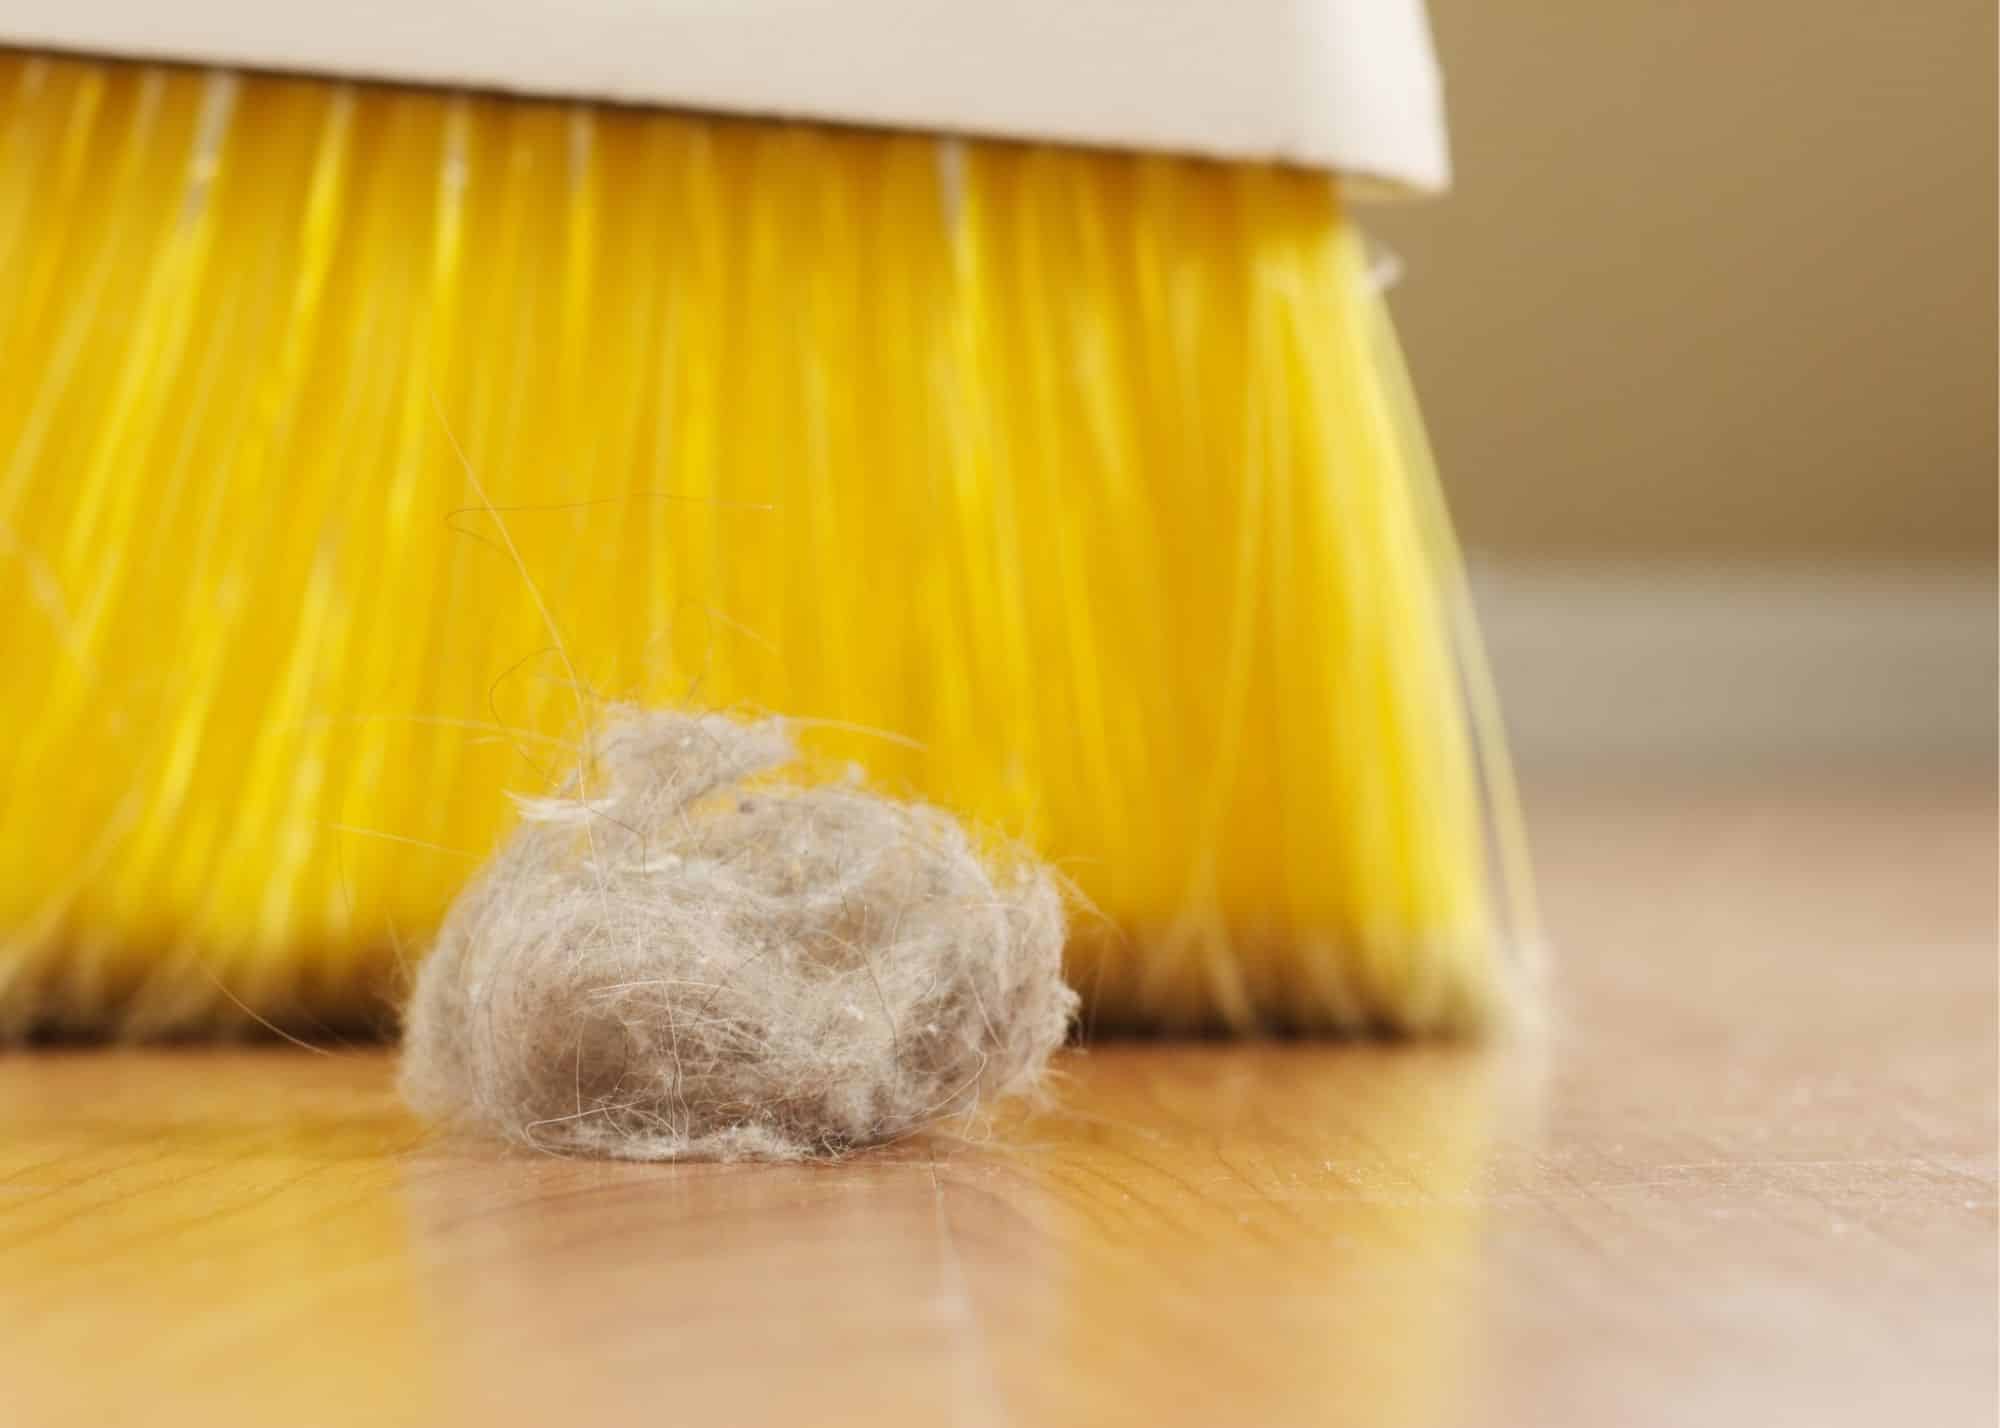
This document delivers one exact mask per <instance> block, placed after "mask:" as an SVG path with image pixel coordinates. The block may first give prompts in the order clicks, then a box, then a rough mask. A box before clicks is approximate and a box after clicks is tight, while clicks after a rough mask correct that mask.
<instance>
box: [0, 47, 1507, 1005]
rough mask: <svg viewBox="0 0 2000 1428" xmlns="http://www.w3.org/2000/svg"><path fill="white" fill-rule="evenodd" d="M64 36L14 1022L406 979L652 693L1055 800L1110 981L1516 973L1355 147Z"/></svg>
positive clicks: (46, 171) (320, 997) (12, 667)
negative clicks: (144, 62) (548, 798)
mask: <svg viewBox="0 0 2000 1428" xmlns="http://www.w3.org/2000/svg"><path fill="white" fill-rule="evenodd" d="M0 86H4V88H0V126H4V127H0V146H4V150H5V155H6V158H5V162H4V163H0V272H4V273H6V274H7V275H8V278H7V281H6V282H5V283H4V284H0V372H4V381H0V610H4V611H5V612H6V617H5V621H4V624H0V670H4V672H5V679H6V691H5V695H4V697H0V790H4V795H5V797H4V806H0V939H4V941H0V1023H4V1024H5V1025H6V1026H7V1027H10V1028H12V1029H14V1030H20V1029H24V1028H31V1027H37V1026H40V1027H77V1028H114V1027H115V1028H121V1029H124V1030H128V1031H134V1032H140V1033H153V1032H164V1031H174V1030H182V1029H191V1028H197V1027H201V1026H205V1025H212V1024H220V1023H223V1022H226V1021H228V1020H229V1019H231V1018H233V1017H236V1016H239V1015H241V1014H242V1008H248V1009H252V1010H254V1011H255V1012H256V1013H257V1014H258V1015H260V1016H264V1017H269V1018H273V1019H276V1020H279V1021H283V1022H286V1023H288V1024H306V1025H309V1024H311V1023H312V1021H313V1020H314V1019H319V1020H335V1019H344V1018H350V1017H352V1016H354V1015H356V1014H361V1013H365V1012H367V1011H368V1010H369V1009H370V1008H373V1007H376V1006H379V1005H380V1004H381V998H382V997H383V996H384V995H385V989H386V988H387V987H388V986H389V985H390V984H391V983H392V982H393V980H394V978H395V974H396V970H397V966H398V959H399V957H400V956H401V955H402V952H403V951H405V950H412V951H413V950H416V949H420V948H421V946H422V944H423V941H424V938H425V937H426V935H427V933H428V932H429V930H430V929H431V928H432V927H433V926H434V925H435V922H436V920H437V918H438V916H439V914H440V912H441V911H442V909H443V907H444V905H445V903H446V902H447V901H448V900H449V898H450V897H451V895H452V894H453V892H454V891H455V889H456V888H457V886H458V885H459V884H460V883H461V881H462V880H463V879H464V877H465V875H466V873H467V871H468V870H469V869H470V868H471V867H472V866H473V861H474V860H475V859H477V858H478V857H480V856H482V855H483V854H484V853H485V852H486V851H487V850H489V849H490V848H491V847H492V845H493V843H494V841H495V839H496V837H497V836H498V835H499V833H500V832H501V831H502V830H503V829H504V828H505V827H506V826H507V823H508V820H509V818H510V816H511V815H510V807H509V804H508V801H507V791H508V790H510V789H513V790H527V791H541V790H543V789H544V788H545V787H546V785H547V783H548V782H549V780H550V778H551V777H552V776H553V774H554V773H555V772H556V771H558V770H559V769H560V768H561V767H562V766H563V764H564V761H565V760H566V759H569V758H571V757H572V755H571V753H570V751H569V749H568V747H567V746H566V744H565V740H567V739H570V738H573V737H574V736H575V734H576V731H577V729H578V727H579V722H580V721H579V711H580V709H587V708H588V707H589V706H590V705H592V704H594V703H596V702H598V701H602V700H609V699H630V700H642V701H646V702H652V703H690V702H691V703H698V704H703V705H712V706H749V707H755V708H759V709H770V710H778V711H783V712H786V713H788V714H792V715H795V716H798V717H800V718H801V719H803V720H805V721H807V722H808V728H809V730H810V733H811V737H810V739H809V742H810V743H811V744H812V745H813V747H814V748H815V750H816V752H817V753H819V754H820V755H822V756H824V757H826V758H829V759H853V760H856V761H858V762H860V763H862V764H864V765H865V766H866V768H867V769H868V770H869V773H870V775H871V776H872V777H873V778H874V779H876V780H877V781H879V782H880V783H882V784H883V785H885V786H887V787H888V788H890V789H892V790H895V791H899V792H916V793H920V794H922V795H924V796H926V797H929V798H932V799H935V800H937V801H939V802H941V803H943V804H946V805H948V806H950V807H952V808H953V809H955V810H958V811H960V812H963V813H965V814H967V815H969V816H971V817H972V818H974V819H976V820H978V821H981V822H983V823H984V824H986V825H988V826H989V827H991V828H992V829H994V830H996V831H997V832H999V833H1003V834H1008V835H1015V836H1019V837H1022V838H1025V839H1026V840H1028V841H1029V842H1031V843H1032V844H1033V845H1034V846H1035V847H1037V848H1038V849H1040V850H1041V851H1042V852H1043V853H1045V854H1046V855H1048V856H1049V857H1051V858H1053V859H1055V860H1056V861H1057V863H1058V865H1059V866H1060V867H1061V868H1062V869H1063V870H1064V871H1065V872H1066V873H1067V874H1068V875H1069V876H1070V877H1071V878H1073V879H1074V881H1075V882H1076V884H1077V886H1078V887H1079V889H1080V890H1081V891H1082V892H1083V893H1084V894H1085V895H1086V896H1087V897H1088V899H1089V900H1090V902H1091V903H1092V904H1093V905H1094V908H1095V910H1096V911H1095V912H1094V913H1089V914H1086V915H1084V916H1083V917H1082V918H1080V920H1079V928H1078V934H1077V937H1076V943H1075V947H1074V959H1073V977H1074V979H1075V980H1076V982H1077V983H1078V985H1079V986H1080V987H1081V988H1082V989H1083V990H1084V991H1085V994H1086V996H1087V997H1088V998H1089V999H1090V1001H1091V1002H1092V1004H1093V1007H1094V1014H1095V1016H1096V1017H1097V1018H1098V1019H1099V1021H1100V1022H1111V1023H1116V1022H1124V1023H1136V1024H1148V1025H1156V1026H1160V1025H1165V1026H1175V1025H1194V1024H1211V1025H1223V1026H1230V1027H1247V1026H1251V1025H1256V1024H1276V1025H1290V1026H1300V1027H1315V1028H1325V1027H1364V1026H1369V1027H1382V1028H1392V1029H1401V1030H1412V1031H1423V1030H1432V1029H1440V1028H1449V1027H1458V1026H1464V1025H1468V1024H1472V1023H1476V1022H1477V1021H1479V1020H1480V1019H1482V1018H1483V1017H1485V1016H1487V1015H1488V1014H1489V1013H1490V1012H1491V1011H1492V1010H1493V1008H1494V1005H1495V1000H1496V997H1497V996H1498V994H1499V991H1500V987H1501V983H1502V980H1503V962H1504V959H1505V956H1506V951H1505V949H1506V946H1507V944H1508V941H1509V939H1510V937H1512V936H1515V935H1517V934H1520V933H1523V932H1526V931H1527V930H1529V929H1528V925H1527V916H1528V914H1527V912H1526V911H1525V909H1524V908H1523V907H1520V906H1514V905H1512V904H1511V903H1510V901H1509V896H1508V893H1509V889H1512V890H1513V891H1514V893H1515V894H1518V897H1517V898H1516V900H1517V901H1518V899H1519V898H1524V897H1525V882H1524V879H1523V878H1522V877H1521V875H1520V873H1519V868H1518V855H1517V853H1516V851H1515V845H1514V842H1513V834H1512V828H1513V814H1512V810H1511V793H1510V792H1509V790H1508V788H1507V785H1506V782H1505V768H1504V762H1503V761H1501V760H1500V759H1499V758H1498V755H1497V740H1496V737H1495V734H1494V731H1493V729H1492V724H1491V716H1490V711H1487V710H1486V706H1485V705H1484V704H1483V703H1482V702H1481V701H1479V700H1475V701H1474V702H1473V705H1472V707H1473V708H1474V709H1476V710H1481V711H1482V712H1481V714H1480V717H1479V718H1477V719H1475V718H1471V717H1469V716H1468V713H1467V708H1468V704H1467V700H1466V698H1465V696H1464V694H1463V692H1462V691H1463V689H1464V687H1465V674H1466V673H1467V672H1470V673H1471V674H1473V675H1474V676H1475V678H1474V680H1473V684H1474V686H1475V692H1477V687H1478V684H1479V678H1478V677H1477V676H1478V670H1477V663H1476V652H1475V651H1474V650H1473V649H1472V647H1471V645H1470V643H1469V642H1468V640H1467V637H1466V627H1465V624H1464V614H1463V603H1464V595H1463V590H1462V584H1461V575H1460V570H1459V564H1458V558H1457V555H1456V553H1455V550H1454V548H1453V545H1452V542H1451V538H1450V534H1449V530H1448V528H1447V526H1446V524H1445V522H1444V519H1443V517H1442V515H1441V513H1440V507H1439V504H1438V500H1437V494H1436V490H1435V484H1434V478H1433V476H1432V474H1431V472H1430V470H1429V466H1428V458H1427V457H1426V455H1425V453H1424V451H1423V448H1422V445H1421V440H1420V437H1419V436H1418V433H1417V429H1416V426H1415V418H1414V414H1413V408H1412V406H1411V404H1410V402H1409V398H1408V394H1407V391H1406V390H1405V388H1404V386H1403V378H1402V375H1401V369H1400V366H1399V359H1398V357H1397V355H1396V353H1395V350H1394V345H1393V341H1392V340H1391V339H1390V337H1389V335H1388V329H1387V326H1386V323H1385V320H1384V318H1383V315H1382V313H1381V310H1380V307H1379V303H1378V299H1377V297H1376V295H1375V292H1374V288H1373V285H1372V282H1371V280H1370V276H1369V274H1368V272H1367V264H1366V257H1365V255H1364V252H1363V250H1362V247H1361V243H1360V240H1359V238H1358V236H1357V234H1356V232H1355V230H1354V229H1353V228H1352V226H1351V225H1350V223H1349V222H1348V221H1347V220H1346V218H1345V217H1344V216H1343V215H1342V213H1341V211H1340V209H1339V207H1338V205H1337V201H1336V198H1335V195H1334V190H1333V186H1332V184H1331V183H1330V182H1329V181H1328V180H1326V179H1325V178H1323V177H1318V176H1313V175H1309V174H1305V173H1299V172H1293V171H1287V170H1282V169H1276V168H1267V167H1257V166H1241V167H1229V166H1222V165H1215V164H1210V163H1203V162H1196V161H1190V160H1181V159H1171V158H1161V157H1142V156H1130V155H1119V154H1109V153H1096V152H1084V151H1079V150H1068V149H1058V148H1050V147H1038V146H1024V145H1013V144H1002V143H988V142H967V143H964V144H958V143H952V142H948V141H939V140H934V139H928V138H923V137H919V136H906V135H894V134H881V133H868V132H857V131H847V130H834V129H827V128H821V127H813V126H804V125H794V124H775V123H769V124H767V123H754V122H747V121H736V120H722V119H706V118H695V117H688V116H683V115H671V114H663V113H655V112H645V111H638V110H625V109H612V108H604V107H591V106H563V105H556V104H549V103H539V102H526V101H512V100H501V99H497V98H491V97H472V96H462V95H451V94H444V93H436V92H428V91H424V92H415V91H398V90H394V89H388V88H378V87H370V86H348V85H336V84H327V83H320V82H309V81H305V80H295V79H282V78H267V77H239V76H232V75H224V74H214V73H202V72H196V71H192V70H182V69H163V68H155V67H137V66H124V65H115V64H97V63H85V62H78V61H58V60H47V59H34V58H28V57H24V56H7V55H0ZM454 443H456V445H457V446H458V447H462V449H463V457H464V461H465V462H466V463H467V464H469V466H470V467H471V469H472V471H473V472H474V473H476V476H477V484H478V487H479V488H482V489H483V490H484V491H485V492H486V493H487V495H488V497H489V498H490V501H491V507H492V508H491V509H488V508H487V506H486V504H485V503H484V502H482V501H481V499H480V498H479V497H478V496H476V495H475V494H474V489H475V488H474V485H473V483H472V482H471V481H469V480H468V477H467V474H466V471H465V469H464V467H463V466H462V465H461V463H460V457H459V455H458V453H457V451H455V449H454ZM510 545H511V546H512V547H514V548H516V549H517V550H518V554H519V561H518V563H517V562H516V560H515V559H513V558H512V556H511V554H510V551H509V549H508V547H509V546H510ZM524 569H525V570H526V571H527V572H530V573H531V574H532V582H530V581H527V580H524V579H523V570H524ZM544 605H545V607H546V615H547V616H548V617H549V618H548V619H545V618H544V614H545V611H544V608H543V606H544ZM551 621H552V622H553V625H554V627H555V628H556V629H557V630H559V631H560V635H561V639H562V642H563V644H564V646H565V652H566V655H567V660H565V659H563V658H560V657H559V656H558V652H557V651H556V650H555V649H554V648H553V646H552V643H551V640H550V635H549V628H550V622H551ZM571 666H573V667H574V670H575V674H576V676H577V679H576V681H575V682H573V681H571V679H570V676H569V669H570V667H571ZM577 683H580V684H581V686H582V687H581V688H578V687H577ZM885 734H886V735H891V736H894V737H883V735H885ZM1496 822H1497V824H1498V825H1499V827H1500V831H1501V834H1502V837H1501V839H1500V847H1501V851H1502V853H1503V854H1504V855H1505V856H1503V857H1502V858H1501V859H1500V860H1499V863H1498V866H1500V867H1501V869H1502V872H1503V873H1504V876H1503V875H1502V874H1501V873H1496V872H1495V871H1494V867H1495V864H1494V862H1493V860H1492V858H1491V857H1490V852H1489V850H1490V848H1491V847H1492V846H1493V843H1492V839H1491V836H1490V831H1489V830H1490V828H1491V826H1492V825H1493V824H1495V823H1496ZM239 1004H241V1006H240V1007H239Z"/></svg>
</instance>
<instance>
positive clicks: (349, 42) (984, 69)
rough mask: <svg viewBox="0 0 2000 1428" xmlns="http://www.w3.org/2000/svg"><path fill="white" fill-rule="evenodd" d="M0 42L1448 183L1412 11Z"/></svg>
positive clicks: (220, 20)
mask: <svg viewBox="0 0 2000 1428" xmlns="http://www.w3.org/2000/svg"><path fill="white" fill-rule="evenodd" d="M0 44H13V45H20V46H24V47H28V48H53V49H63V50H82V51H95V52H99V53H105V54H113V55H127V56H143V57H149V58H162V59H175V60H187V61H195V62H203V63H215V64H230V65H242V66H248V67H255V68H268V69H283V70H303V71H311V72H316V73H327V74H344V75H355V76H365V77H372V78H383V79H396V80H408V81H417V82H423V83H432V84H449V85H466V86H473V87H479V88H492V89H501V90H511V91H517V92H522V93H533V94H553V95H572V96H579V97H592V98H601V99H610V100H622V101H631V102H638V103H648V104H662V105H671V106H675V107H680V108H689V109H712V110H723V111H729V112H734V113H749V114H771V115H789V116H799V117H806V118H814V119H825V120H833V121H837V122H845V123H857V124H882V125H890V126H894V127H898V128H906V129H924V130H937V131H942V132H951V133H968V134H987V135H994V136H1002V137H1018V138H1039V139H1051V140H1058V141H1064V142H1071V143H1083V144H1102V145H1110V146H1114V147H1120V148H1147V149H1166V150H1173V151H1177V152H1185V153H1195V154H1206V155H1212V156H1215V157H1220V158H1230V159H1273V160H1279V161H1283V162H1288V163H1294V164H1301V165H1306V166H1310V167H1315V168H1325V169H1334V170H1339V171H1341V172H1343V173H1346V174H1349V175H1353V176H1357V177H1365V178H1369V179H1374V180H1380V181H1383V182H1385V183H1387V184H1389V185H1390V186H1393V187H1397V188H1404V189H1415V190H1435V189H1439V188H1442V187H1443V186H1444V185H1445V184H1446V183H1447V182H1448V180H1449V176H1450V170H1449V163H1448V160H1447V157H1446V148H1445V129H1444V118H1443V110H1442V105H1441V102H1440V96H1439V87H1438V76H1437V69H1436V62H1435V59H1434V57H1433V54H1432V50H1431V42H1430V33H1429V29H1428V27H1427V25H1426V23H1425V19H1424V11H1423V4H1422V0H987V2H986V3H972V0H335V3H322V4H295V3H285V0H7V3H6V4H4V5H0Z"/></svg>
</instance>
